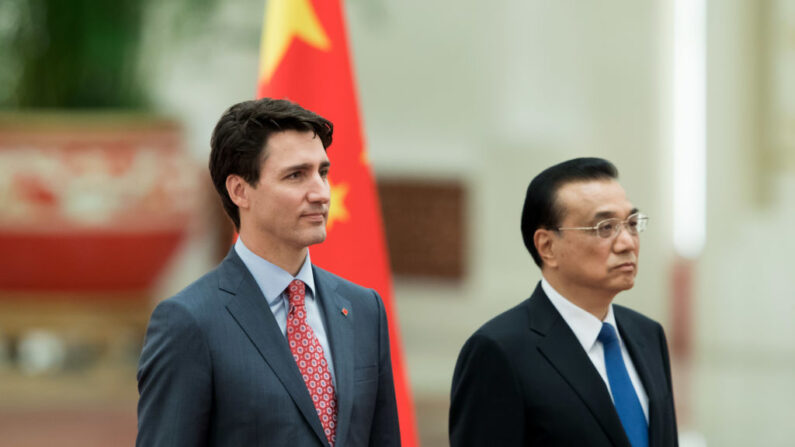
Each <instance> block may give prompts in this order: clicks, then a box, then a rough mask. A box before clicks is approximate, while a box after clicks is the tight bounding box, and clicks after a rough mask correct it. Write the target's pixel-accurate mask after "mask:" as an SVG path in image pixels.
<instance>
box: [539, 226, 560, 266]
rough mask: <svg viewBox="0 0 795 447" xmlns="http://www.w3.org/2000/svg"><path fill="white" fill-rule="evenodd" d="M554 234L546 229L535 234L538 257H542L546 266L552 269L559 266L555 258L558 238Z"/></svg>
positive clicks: (540, 229) (541, 229)
mask: <svg viewBox="0 0 795 447" xmlns="http://www.w3.org/2000/svg"><path fill="white" fill-rule="evenodd" d="M553 233H554V231H553V230H548V229H546V228H539V229H537V230H536V232H535V233H533V243H534V244H535V246H536V251H538V256H540V257H541V260H542V261H543V263H544V265H548V266H549V267H552V268H554V267H557V266H558V260H557V258H556V257H555V242H556V241H557V238H556V237H555V235H554V234H553Z"/></svg>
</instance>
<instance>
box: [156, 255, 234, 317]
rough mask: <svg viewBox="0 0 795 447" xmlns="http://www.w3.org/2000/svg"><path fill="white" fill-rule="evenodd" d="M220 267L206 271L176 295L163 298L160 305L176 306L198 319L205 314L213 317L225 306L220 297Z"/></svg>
mask: <svg viewBox="0 0 795 447" xmlns="http://www.w3.org/2000/svg"><path fill="white" fill-rule="evenodd" d="M219 292H221V291H220V290H219V267H216V268H215V269H213V270H211V271H210V272H208V273H206V274H205V275H203V276H202V277H200V278H199V279H197V280H196V281H194V282H192V283H191V284H189V285H188V286H186V287H185V288H184V289H182V290H180V291H179V292H177V293H176V294H175V295H173V296H171V297H169V298H167V299H165V300H163V301H162V302H161V303H160V306H163V305H166V306H176V307H180V308H182V309H183V310H184V311H186V312H187V313H189V314H191V315H192V316H193V317H194V318H196V319H197V320H201V319H202V318H203V316H207V317H212V315H217V312H218V311H219V310H221V309H222V308H223V304H224V303H223V301H222V300H221V299H219Z"/></svg>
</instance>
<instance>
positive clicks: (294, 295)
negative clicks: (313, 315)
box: [285, 279, 306, 308]
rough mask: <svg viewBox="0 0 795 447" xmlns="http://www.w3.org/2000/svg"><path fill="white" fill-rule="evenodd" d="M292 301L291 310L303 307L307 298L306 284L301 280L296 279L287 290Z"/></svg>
mask: <svg viewBox="0 0 795 447" xmlns="http://www.w3.org/2000/svg"><path fill="white" fill-rule="evenodd" d="M285 292H287V296H288V298H289V301H290V308H296V307H303V306H304V305H305V298H306V284H304V282H303V281H301V280H300V279H294V280H292V282H290V285H288V286H287V289H286V290H285Z"/></svg>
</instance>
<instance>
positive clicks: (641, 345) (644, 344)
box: [613, 305, 663, 447]
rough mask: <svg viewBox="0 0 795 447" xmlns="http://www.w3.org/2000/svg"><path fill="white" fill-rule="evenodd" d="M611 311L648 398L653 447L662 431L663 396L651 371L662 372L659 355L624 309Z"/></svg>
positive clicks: (617, 308) (615, 307)
mask: <svg viewBox="0 0 795 447" xmlns="http://www.w3.org/2000/svg"><path fill="white" fill-rule="evenodd" d="M613 309H614V311H615V316H616V324H617V325H618V330H619V331H620V332H621V338H622V340H623V341H624V344H626V346H627V351H629V355H630V357H632V364H633V365H635V370H636V371H637V372H638V376H640V381H641V382H642V383H643V388H644V389H645V390H646V396H648V398H649V447H654V446H657V445H658V438H660V437H659V436H656V434H657V433H661V432H662V431H661V430H662V429H663V426H662V424H663V421H662V413H661V408H660V404H661V403H662V400H661V398H662V397H663V396H662V395H661V391H660V388H659V386H660V384H661V383H662V382H660V379H659V378H655V377H654V376H653V375H652V373H651V371H662V369H661V368H662V367H661V366H660V367H658V366H657V365H658V364H659V361H655V359H658V358H660V355H659V352H658V351H655V350H652V349H650V347H652V346H654V343H653V341H651V340H648V339H647V338H646V336H645V334H644V333H643V331H641V330H640V328H639V327H638V326H637V325H636V324H635V321H634V320H633V319H632V318H631V317H630V315H629V314H627V313H625V312H624V309H622V308H621V307H620V306H615V305H614V306H613ZM655 355H656V357H655Z"/></svg>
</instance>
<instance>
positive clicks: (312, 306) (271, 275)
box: [235, 237, 337, 386]
mask: <svg viewBox="0 0 795 447" xmlns="http://www.w3.org/2000/svg"><path fill="white" fill-rule="evenodd" d="M235 252H237V255H238V256H240V259H241V260H242V261H243V264H245V265H246V268H248V271H249V272H251V275H252V276H253V277H254V280H255V281H257V285H258V286H259V288H260V290H261V291H262V294H263V295H264V296H265V300H267V302H268V307H270V309H271V312H273V317H274V318H276V323H278V324H279V329H281V331H282V334H283V335H284V337H285V340H286V339H287V312H288V310H289V309H290V297H289V296H288V295H287V293H285V290H286V289H287V286H288V285H290V283H291V282H292V281H293V280H294V279H300V280H301V281H303V282H304V284H306V298H305V303H306V314H307V315H306V321H307V323H309V326H310V327H311V328H312V331H313V332H314V333H315V336H316V337H317V340H318V342H320V346H321V347H322V348H323V354H324V355H325V356H326V362H327V363H328V369H329V374H331V382H332V383H333V384H334V386H337V381H336V378H335V375H334V362H333V361H332V358H331V346H329V343H328V336H327V335H326V328H325V326H324V325H323V317H322V314H321V312H322V311H321V308H320V306H319V305H318V302H317V299H315V277H314V275H313V274H312V261H311V260H310V259H309V251H307V252H306V259H305V260H304V264H303V265H302V266H301V269H300V270H298V274H297V275H295V277H293V275H291V274H290V273H288V272H287V271H286V270H284V269H282V268H281V267H279V266H277V265H275V264H273V263H270V262H268V261H266V260H265V259H263V258H261V257H259V256H257V255H256V254H255V253H254V252H252V251H251V250H249V249H248V247H246V245H245V244H244V243H243V241H242V240H241V239H240V238H239V237H238V238H237V242H236V243H235Z"/></svg>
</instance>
